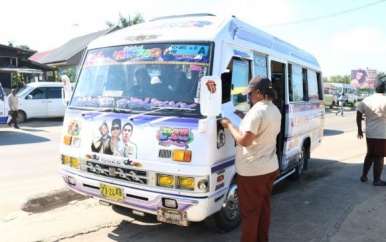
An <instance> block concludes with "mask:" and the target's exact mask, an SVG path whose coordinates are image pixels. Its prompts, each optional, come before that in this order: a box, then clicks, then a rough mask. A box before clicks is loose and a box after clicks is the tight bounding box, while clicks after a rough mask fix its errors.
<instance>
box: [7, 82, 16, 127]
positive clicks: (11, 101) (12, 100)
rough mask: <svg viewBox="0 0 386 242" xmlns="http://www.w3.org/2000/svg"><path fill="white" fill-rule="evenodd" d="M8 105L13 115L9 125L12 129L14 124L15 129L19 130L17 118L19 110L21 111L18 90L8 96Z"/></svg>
mask: <svg viewBox="0 0 386 242" xmlns="http://www.w3.org/2000/svg"><path fill="white" fill-rule="evenodd" d="M8 105H9V111H10V113H11V117H12V119H11V121H10V122H9V123H8V125H9V126H10V127H11V126H12V124H11V123H14V125H13V127H15V129H19V126H18V125H17V116H18V114H17V113H18V110H19V98H18V97H17V95H16V89H12V90H11V94H9V95H8Z"/></svg>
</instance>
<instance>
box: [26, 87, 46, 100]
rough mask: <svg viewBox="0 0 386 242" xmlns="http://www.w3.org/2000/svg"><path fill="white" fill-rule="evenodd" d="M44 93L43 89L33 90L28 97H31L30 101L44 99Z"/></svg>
mask: <svg viewBox="0 0 386 242" xmlns="http://www.w3.org/2000/svg"><path fill="white" fill-rule="evenodd" d="M46 91H47V90H46V89H45V88H35V89H34V90H33V91H32V92H31V93H30V94H29V95H31V96H32V99H45V98H46Z"/></svg>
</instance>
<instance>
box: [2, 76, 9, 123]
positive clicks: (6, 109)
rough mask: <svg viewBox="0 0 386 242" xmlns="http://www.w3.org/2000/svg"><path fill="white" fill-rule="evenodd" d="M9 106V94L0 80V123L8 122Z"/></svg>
mask: <svg viewBox="0 0 386 242" xmlns="http://www.w3.org/2000/svg"><path fill="white" fill-rule="evenodd" d="M8 112H9V107H8V99H7V94H6V93H5V91H4V89H3V86H2V85H1V82H0V124H5V123H8V122H9V120H8V119H10V116H9V115H8Z"/></svg>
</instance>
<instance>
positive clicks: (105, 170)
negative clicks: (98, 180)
mask: <svg viewBox="0 0 386 242" xmlns="http://www.w3.org/2000/svg"><path fill="white" fill-rule="evenodd" d="M86 167H87V169H86V171H87V172H88V173H92V174H96V175H100V176H106V177H113V178H115V179H118V180H124V181H128V182H132V183H138V184H144V185H147V184H148V177H147V172H146V171H139V170H134V169H128V168H122V167H115V166H111V165H105V164H100V163H96V162H91V161H88V162H87V165H86Z"/></svg>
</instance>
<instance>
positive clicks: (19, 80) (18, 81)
mask: <svg viewBox="0 0 386 242" xmlns="http://www.w3.org/2000/svg"><path fill="white" fill-rule="evenodd" d="M11 78H12V87H22V86H23V83H25V82H24V76H23V74H20V73H12V77H11Z"/></svg>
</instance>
